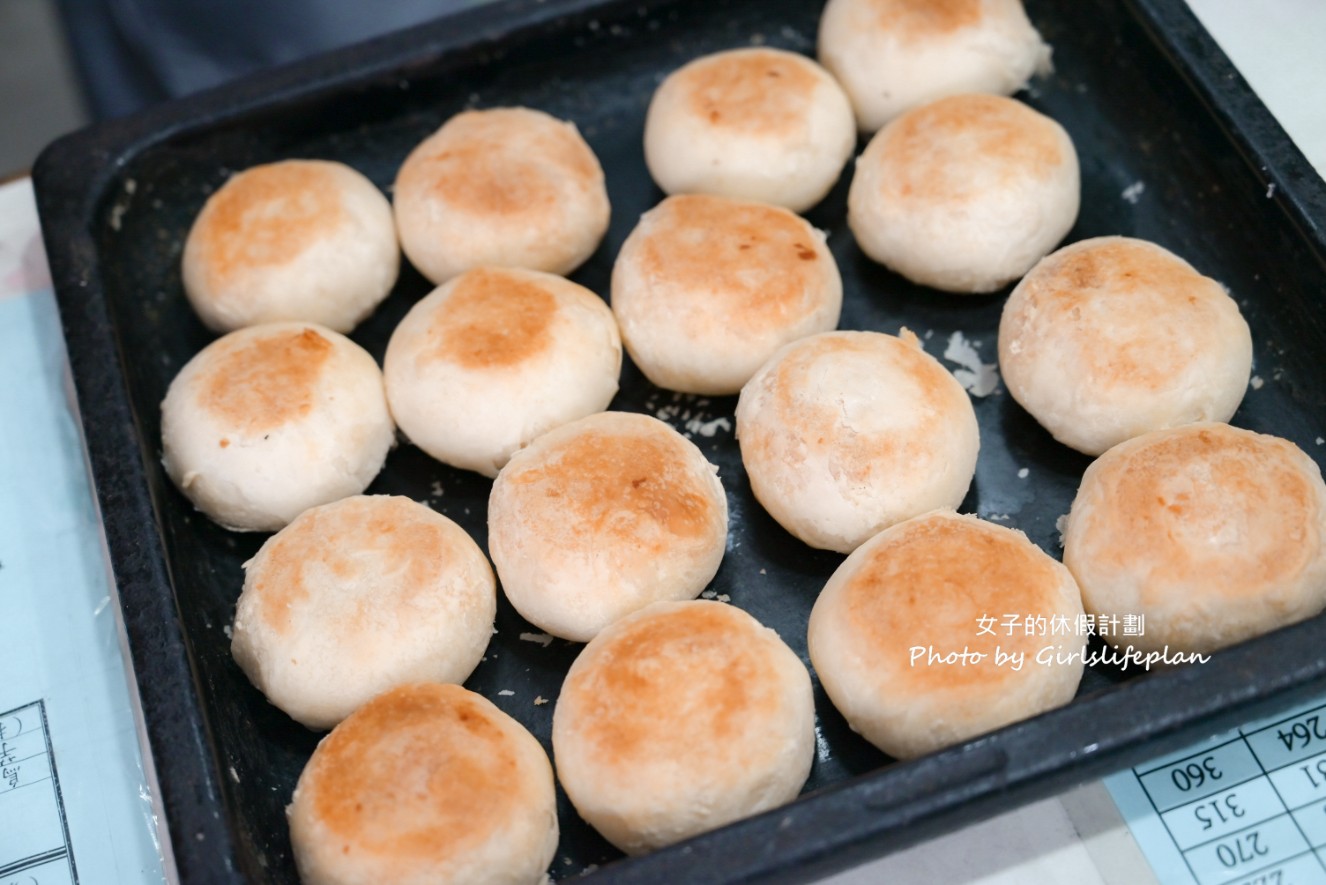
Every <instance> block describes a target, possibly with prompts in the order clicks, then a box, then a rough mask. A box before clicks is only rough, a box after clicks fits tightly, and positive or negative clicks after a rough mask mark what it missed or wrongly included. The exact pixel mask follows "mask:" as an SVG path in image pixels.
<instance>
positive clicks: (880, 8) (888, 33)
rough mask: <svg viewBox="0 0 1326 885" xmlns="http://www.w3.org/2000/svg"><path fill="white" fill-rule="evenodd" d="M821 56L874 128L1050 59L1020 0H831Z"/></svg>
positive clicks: (998, 88)
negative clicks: (901, 115) (942, 99)
mask: <svg viewBox="0 0 1326 885" xmlns="http://www.w3.org/2000/svg"><path fill="white" fill-rule="evenodd" d="M819 59H820V63H821V64H823V65H824V66H825V67H826V68H828V69H829V70H830V71H831V72H832V73H833V75H834V76H835V77H837V78H838V82H839V83H842V84H843V88H844V89H846V90H847V95H848V96H849V97H850V98H851V100H852V106H853V107H854V108H855V109H856V120H857V125H858V126H859V127H860V128H861V130H862V131H864V132H874V131H875V130H876V129H879V128H880V127H881V126H883V125H884V124H885V123H887V122H889V121H890V120H892V119H893V118H894V117H896V116H898V115H899V114H901V113H903V112H904V111H907V110H910V109H911V108H914V107H916V106H917V105H922V104H925V103H926V102H928V101H934V100H935V99H937V98H944V97H946V96H949V95H958V94H960V93H964V92H989V93H995V94H999V95H1012V94H1013V93H1014V92H1016V91H1018V90H1019V89H1021V88H1023V87H1024V86H1026V85H1027V81H1028V80H1030V79H1031V75H1032V74H1034V73H1040V72H1045V71H1048V70H1049V67H1050V47H1048V46H1046V45H1045V43H1044V42H1042V41H1041V35H1040V34H1038V33H1036V29H1035V28H1034V27H1032V24H1031V22H1029V21H1028V20H1027V13H1026V12H1025V11H1024V10H1023V8H1022V0H829V3H828V5H827V6H825V7H824V14H823V16H822V17H821V18H820V33H819Z"/></svg>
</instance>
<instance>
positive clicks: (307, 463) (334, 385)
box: [161, 323, 396, 532]
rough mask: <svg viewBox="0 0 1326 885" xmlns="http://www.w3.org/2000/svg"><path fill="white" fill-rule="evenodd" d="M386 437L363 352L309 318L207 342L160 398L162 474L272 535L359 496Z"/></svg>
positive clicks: (224, 518) (215, 510) (208, 505)
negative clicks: (313, 510)
mask: <svg viewBox="0 0 1326 885" xmlns="http://www.w3.org/2000/svg"><path fill="white" fill-rule="evenodd" d="M395 439H396V428H395V425H394V424H392V420H391V414H390V412H388V411H387V397H386V393H385V392H384V391H383V387H382V372H381V371H379V370H378V366H377V363H375V362H374V361H373V357H371V356H369V355H368V353H367V352H366V351H365V350H364V349H363V348H361V347H360V346H359V345H357V344H355V343H354V342H353V341H351V340H350V339H348V338H346V337H345V336H343V335H340V334H338V333H336V332H333V331H332V330H331V329H327V328H325V327H323V326H318V325H316V324H313V323H269V324H265V325H261V326H249V327H248V328H246V329H240V330H239V331H236V332H231V333H230V334H229V335H226V336H224V337H222V338H219V339H217V340H216V341H213V342H212V343H211V344H209V345H208V346H207V347H205V348H203V350H202V351H201V352H200V353H198V355H197V356H195V357H194V358H193V359H191V360H189V362H188V363H187V364H185V366H184V368H183V369H181V370H180V373H179V374H178V375H176V376H175V379H174V380H173V381H171V382H170V388H169V389H168V390H167V391H166V398H165V399H164V400H163V401H162V403H161V449H162V463H163V464H164V465H165V467H166V473H167V474H169V475H170V478H171V480H172V481H174V483H175V485H176V486H177V487H178V488H179V490H180V491H181V492H183V493H184V494H185V495H186V496H187V497H188V498H189V500H190V501H192V502H193V505H194V506H195V507H197V508H198V509H199V510H201V511H202V512H203V513H205V514H207V515H208V516H209V517H211V518H212V519H214V520H215V521H216V522H218V523H220V524H221V525H223V526H225V527H226V528H228V529H234V530H235V531H259V532H271V531H276V530H277V529H279V528H281V527H282V526H284V525H285V524H286V523H288V522H290V520H292V519H294V518H295V517H296V516H298V515H299V514H300V513H302V512H304V511H305V510H307V509H308V508H310V507H315V506H317V505H318V504H327V503H330V502H332V501H337V500H339V499H341V498H345V497H348V496H350V495H357V494H359V493H360V492H362V491H363V490H364V489H365V488H367V487H368V484H369V483H370V482H372V481H373V477H375V476H377V474H378V471H379V470H381V469H382V463H383V462H384V461H385V460H386V458H387V451H388V450H389V449H390V448H391V446H392V444H393V443H394V442H395Z"/></svg>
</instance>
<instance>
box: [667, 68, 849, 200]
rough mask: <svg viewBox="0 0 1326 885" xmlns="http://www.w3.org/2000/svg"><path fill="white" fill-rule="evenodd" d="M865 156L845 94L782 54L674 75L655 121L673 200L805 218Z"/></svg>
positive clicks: (823, 72)
mask: <svg viewBox="0 0 1326 885" xmlns="http://www.w3.org/2000/svg"><path fill="white" fill-rule="evenodd" d="M855 149H856V121H855V119H854V118H853V116H852V106H851V103H850V102H848V100H847V95H846V94H845V93H844V92H843V90H842V87H841V86H839V85H838V83H837V82H836V81H835V80H834V79H833V77H831V76H829V72H828V71H826V70H824V69H823V68H821V67H820V66H819V65H817V64H815V62H813V61H811V60H810V59H808V58H806V57H805V56H802V55H797V54H796V53H794V52H786V51H784V50H781V49H764V48H760V49H731V50H728V51H726V52H717V53H714V54H713V55H706V56H704V57H702V58H697V59H695V60H694V61H692V62H690V63H688V64H686V65H684V66H683V67H681V68H678V69H677V70H675V71H673V72H672V73H671V74H669V75H668V77H667V79H665V80H664V81H663V83H662V84H661V85H660V86H659V87H658V90H657V91H656V92H655V93H654V97H653V100H652V101H651V102H650V103H649V114H648V116H646V118H645V162H646V163H647V164H648V166H649V172H650V174H651V175H653V177H654V181H655V182H657V183H658V186H659V187H661V188H662V189H663V190H664V191H665V192H667V193H669V194H694V193H699V194H718V195H720V196H725V197H736V198H739V199H743V200H759V201H761V202H764V203H773V204H774V205H777V206H783V207H785V208H788V209H791V210H792V211H794V212H803V211H805V210H806V209H809V208H810V207H811V206H814V205H815V204H816V203H818V202H819V201H820V200H822V199H824V196H825V194H827V193H828V192H829V189H830V188H832V187H833V185H834V182H836V181H837V180H838V176H839V175H841V174H842V171H843V166H844V165H846V163H847V160H848V159H849V158H850V157H851V156H852V152H853V151H854V150H855Z"/></svg>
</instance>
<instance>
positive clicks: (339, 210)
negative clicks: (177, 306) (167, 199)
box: [183, 160, 401, 332]
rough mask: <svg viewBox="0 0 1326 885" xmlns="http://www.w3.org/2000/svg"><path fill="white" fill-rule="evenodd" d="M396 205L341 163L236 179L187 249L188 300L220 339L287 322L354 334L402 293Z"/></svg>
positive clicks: (273, 167) (299, 163)
mask: <svg viewBox="0 0 1326 885" xmlns="http://www.w3.org/2000/svg"><path fill="white" fill-rule="evenodd" d="M400 262H401V257H400V247H399V246H398V245H397V244H396V224H395V222H394V221H393V220H392V215H391V204H390V203H388V202H387V198H386V197H384V196H383V195H382V192H381V191H379V190H378V189H377V187H376V186H375V185H374V184H373V183H372V182H371V181H369V180H368V179H367V178H365V177H364V176H362V175H360V174H359V173H358V172H356V171H355V170H353V169H351V168H350V167H349V166H346V165H344V164H342V163H333V162H328V161H326V160H286V161H284V162H280V163H268V164H266V165H262V166H254V167H253V168H251V169H247V170H245V171H244V172H241V173H239V174H238V175H235V176H234V177H233V178H231V179H230V180H229V181H227V182H226V183H225V184H224V185H222V187H221V189H220V190H218V191H217V192H216V193H214V194H212V196H211V197H209V198H208V200H207V202H206V203H205V204H204V205H203V209H202V212H200V213H199V214H198V218H197V219H196V220H195V221H194V223H193V227H192V228H190V229H189V236H188V238H187V239H186V240H185V241H184V263H183V272H184V292H185V294H186V295H188V296H189V303H190V304H192V305H193V309H194V310H195V311H197V312H198V316H199V318H200V319H202V321H203V323H204V324H205V325H206V326H207V327H208V328H209V329H212V330H214V331H217V332H229V331H232V330H234V329H239V328H242V327H244V326H253V325H257V324H259V323H272V322H278V321H281V320H300V321H305V322H310V323H321V324H322V325H324V326H326V327H327V328H329V329H334V330H336V331H337V332H349V331H350V330H351V329H353V328H354V327H355V326H357V325H358V324H359V322H360V320H362V319H364V318H365V317H366V316H368V315H369V314H370V313H372V312H373V309H374V308H375V307H377V306H378V304H379V303H380V302H381V301H382V299H384V298H386V297H387V293H388V292H390V291H391V287H392V286H393V285H395V283H396V274H397V272H398V271H399V270H400Z"/></svg>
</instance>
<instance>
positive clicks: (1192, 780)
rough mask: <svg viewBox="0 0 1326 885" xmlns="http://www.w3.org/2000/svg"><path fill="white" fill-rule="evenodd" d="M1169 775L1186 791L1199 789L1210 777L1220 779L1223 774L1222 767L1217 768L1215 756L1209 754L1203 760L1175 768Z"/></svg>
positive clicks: (1175, 783) (1175, 784)
mask: <svg viewBox="0 0 1326 885" xmlns="http://www.w3.org/2000/svg"><path fill="white" fill-rule="evenodd" d="M1169 776H1170V778H1171V779H1172V780H1173V781H1174V786H1176V787H1178V788H1179V789H1180V790H1182V791H1183V792H1185V793H1186V792H1188V791H1189V790H1195V789H1197V788H1198V787H1200V786H1201V785H1202V784H1204V783H1206V782H1207V780H1208V779H1209V780H1213V781H1218V780H1220V778H1221V776H1222V775H1221V772H1220V769H1218V768H1216V764H1215V757H1214V756H1207V757H1206V758H1205V759H1203V760H1202V761H1201V762H1189V763H1188V764H1187V765H1185V766H1183V767H1182V768H1176V769H1174V770H1173V771H1171V772H1170V774H1169Z"/></svg>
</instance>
